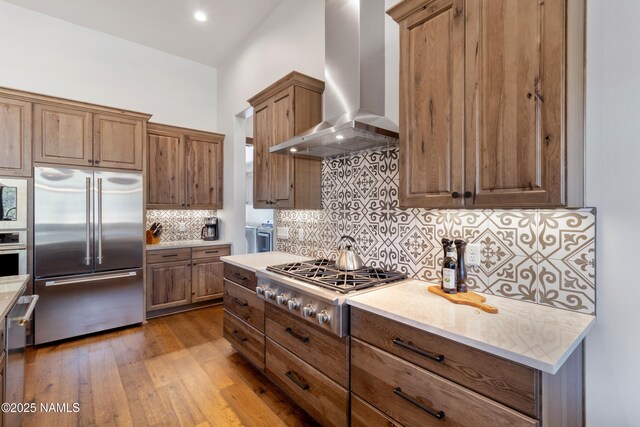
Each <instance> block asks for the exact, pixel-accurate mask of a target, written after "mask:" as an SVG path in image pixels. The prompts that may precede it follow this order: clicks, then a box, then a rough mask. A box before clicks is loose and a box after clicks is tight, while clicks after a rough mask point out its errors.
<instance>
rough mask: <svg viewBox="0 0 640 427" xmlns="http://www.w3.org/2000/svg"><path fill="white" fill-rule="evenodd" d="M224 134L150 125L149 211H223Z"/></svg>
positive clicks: (148, 157)
mask: <svg viewBox="0 0 640 427" xmlns="http://www.w3.org/2000/svg"><path fill="white" fill-rule="evenodd" d="M223 141H224V135H221V134H217V133H212V132H203V131H197V130H193V129H185V128H181V127H177V126H169V125H162V124H158V123H149V126H148V130H147V144H148V147H147V162H148V167H147V170H148V180H147V188H148V192H147V209H221V208H222V196H223V191H222V190H223V166H222V156H223V151H222V150H223Z"/></svg>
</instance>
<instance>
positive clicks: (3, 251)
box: [0, 229, 27, 277]
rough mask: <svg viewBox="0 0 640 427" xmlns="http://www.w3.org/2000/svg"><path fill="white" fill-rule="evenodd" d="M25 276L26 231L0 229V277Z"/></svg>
mask: <svg viewBox="0 0 640 427" xmlns="http://www.w3.org/2000/svg"><path fill="white" fill-rule="evenodd" d="M17 274H27V231H26V230H18V231H7V230H2V229H0V277H5V276H15V275H17Z"/></svg>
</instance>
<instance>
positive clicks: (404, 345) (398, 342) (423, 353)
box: [393, 338, 444, 363]
mask: <svg viewBox="0 0 640 427" xmlns="http://www.w3.org/2000/svg"><path fill="white" fill-rule="evenodd" d="M393 343H394V344H395V345H397V346H399V347H402V348H405V349H407V350H409V351H413V352H414V353H418V354H419V355H421V356H424V357H428V358H429V359H431V360H435V361H436V362H439V363H442V362H444V356H443V355H442V354H433V353H429V352H428V351H424V350H422V349H420V348H418V347H414V346H412V345H411V344H407V343H406V342H404V341H402V340H401V339H400V338H396V339H394V340H393Z"/></svg>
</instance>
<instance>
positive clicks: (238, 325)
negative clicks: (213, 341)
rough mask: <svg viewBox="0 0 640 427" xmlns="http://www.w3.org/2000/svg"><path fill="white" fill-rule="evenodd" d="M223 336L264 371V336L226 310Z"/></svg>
mask: <svg viewBox="0 0 640 427" xmlns="http://www.w3.org/2000/svg"><path fill="white" fill-rule="evenodd" d="M223 336H224V338H225V339H226V340H227V341H229V342H230V343H231V346H232V347H233V348H235V349H236V350H237V351H238V353H240V354H241V355H243V356H244V357H245V358H246V359H247V360H248V361H249V362H251V363H253V364H254V365H255V366H256V367H257V368H259V369H261V370H264V334H262V333H261V332H260V331H258V330H257V329H255V328H254V327H252V326H249V325H248V324H246V323H244V322H243V321H242V320H240V319H238V318H237V317H236V316H234V315H233V314H231V313H229V312H228V311H227V310H224V320H223Z"/></svg>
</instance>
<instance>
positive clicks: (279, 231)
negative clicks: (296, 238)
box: [276, 227, 289, 239]
mask: <svg viewBox="0 0 640 427" xmlns="http://www.w3.org/2000/svg"><path fill="white" fill-rule="evenodd" d="M276 236H278V237H279V238H281V239H288V238H289V227H277V228H276Z"/></svg>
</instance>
